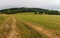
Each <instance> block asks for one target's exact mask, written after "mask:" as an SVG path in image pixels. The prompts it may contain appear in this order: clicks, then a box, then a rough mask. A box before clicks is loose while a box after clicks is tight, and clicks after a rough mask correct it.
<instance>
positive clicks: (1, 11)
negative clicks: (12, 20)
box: [0, 7, 60, 15]
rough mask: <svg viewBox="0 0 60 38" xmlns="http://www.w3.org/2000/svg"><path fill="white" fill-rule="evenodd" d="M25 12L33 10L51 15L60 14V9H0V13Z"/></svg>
mask: <svg viewBox="0 0 60 38" xmlns="http://www.w3.org/2000/svg"><path fill="white" fill-rule="evenodd" d="M23 12H24V13H25V12H29V13H30V12H34V14H37V13H39V14H51V15H60V11H57V10H48V9H42V8H25V7H22V8H10V9H3V10H0V13H2V14H15V13H23Z"/></svg>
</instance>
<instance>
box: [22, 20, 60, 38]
mask: <svg viewBox="0 0 60 38" xmlns="http://www.w3.org/2000/svg"><path fill="white" fill-rule="evenodd" d="M21 21H22V22H23V23H24V24H26V26H28V27H29V28H31V29H33V30H35V31H36V32H38V33H43V34H45V35H46V36H47V37H48V38H60V36H58V35H56V34H53V32H52V31H51V30H50V31H49V30H46V29H44V28H43V27H39V26H37V25H35V24H32V23H30V22H27V21H24V20H22V19H21Z"/></svg>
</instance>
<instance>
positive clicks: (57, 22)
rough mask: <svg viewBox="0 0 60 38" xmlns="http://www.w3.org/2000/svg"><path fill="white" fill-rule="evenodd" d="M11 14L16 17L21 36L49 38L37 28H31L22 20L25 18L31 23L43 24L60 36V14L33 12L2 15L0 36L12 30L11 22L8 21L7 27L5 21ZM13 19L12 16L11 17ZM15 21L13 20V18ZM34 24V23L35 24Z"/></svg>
mask: <svg viewBox="0 0 60 38" xmlns="http://www.w3.org/2000/svg"><path fill="white" fill-rule="evenodd" d="M9 16H15V19H16V27H17V29H19V34H20V35H21V38H48V36H47V35H45V34H44V33H38V32H37V31H36V30H34V29H32V28H29V27H28V26H27V24H25V23H24V22H22V21H21V19H22V20H25V21H27V22H29V23H31V24H35V25H36V26H38V27H40V26H43V28H45V29H46V30H49V31H52V32H53V31H54V33H53V34H56V35H57V36H60V15H45V14H44V15H41V14H33V13H18V14H11V15H7V16H0V24H2V26H0V28H1V27H2V28H1V29H0V34H1V35H0V37H1V36H2V37H3V36H4V35H8V33H9V30H11V27H12V26H11V27H10V25H11V23H13V22H11V23H10V21H7V23H10V24H9V25H7V27H8V28H7V27H6V26H5V25H3V24H4V21H5V20H6V19H7V18H8V17H9ZM11 19H12V18H11ZM12 21H13V20H12ZM33 26H34V25H33ZM3 38H5V37H3Z"/></svg>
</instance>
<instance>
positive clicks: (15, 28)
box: [7, 16, 21, 38]
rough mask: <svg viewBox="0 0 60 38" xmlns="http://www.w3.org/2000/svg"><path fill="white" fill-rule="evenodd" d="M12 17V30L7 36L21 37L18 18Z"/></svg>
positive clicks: (8, 37) (9, 37)
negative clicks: (17, 25) (17, 24)
mask: <svg viewBox="0 0 60 38" xmlns="http://www.w3.org/2000/svg"><path fill="white" fill-rule="evenodd" d="M11 18H12V24H11V30H10V32H9V35H8V36H7V38H21V36H20V35H19V30H18V28H17V27H16V19H15V17H14V16H11Z"/></svg>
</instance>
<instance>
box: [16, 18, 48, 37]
mask: <svg viewBox="0 0 60 38" xmlns="http://www.w3.org/2000/svg"><path fill="white" fill-rule="evenodd" d="M17 19H19V18H18V17H17ZM17 27H18V28H19V30H20V34H21V36H22V38H47V37H46V36H44V35H43V34H39V33H37V32H35V31H34V30H32V29H31V28H29V27H27V26H26V25H25V24H24V23H23V22H21V21H20V19H19V21H18V22H17Z"/></svg>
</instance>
